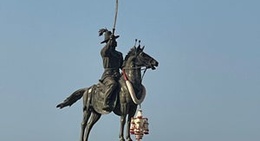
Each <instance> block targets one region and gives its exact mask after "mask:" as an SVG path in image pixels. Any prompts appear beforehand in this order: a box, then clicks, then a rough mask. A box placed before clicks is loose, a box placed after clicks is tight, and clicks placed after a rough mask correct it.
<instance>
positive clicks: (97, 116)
mask: <svg viewBox="0 0 260 141" xmlns="http://www.w3.org/2000/svg"><path fill="white" fill-rule="evenodd" d="M100 117H101V114H99V113H97V112H95V111H92V112H91V115H90V118H89V120H88V123H87V127H86V129H85V140H84V141H88V137H89V133H90V131H91V129H92V127H93V126H94V124H95V123H96V122H97V121H98V120H99V119H100Z"/></svg>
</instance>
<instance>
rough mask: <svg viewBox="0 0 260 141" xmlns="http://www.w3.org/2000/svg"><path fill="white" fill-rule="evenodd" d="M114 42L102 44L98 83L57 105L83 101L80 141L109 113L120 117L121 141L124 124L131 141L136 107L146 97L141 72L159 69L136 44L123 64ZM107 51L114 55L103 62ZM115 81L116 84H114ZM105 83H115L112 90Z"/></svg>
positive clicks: (113, 39)
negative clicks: (99, 79) (131, 126)
mask: <svg viewBox="0 0 260 141" xmlns="http://www.w3.org/2000/svg"><path fill="white" fill-rule="evenodd" d="M105 32H107V31H105ZM108 34H110V33H108ZM116 38H117V37H116V36H113V35H112V36H110V39H109V40H104V43H106V46H105V47H104V48H103V49H104V50H103V49H102V51H101V54H102V57H103V65H104V68H105V71H104V74H103V76H102V79H101V82H99V83H98V84H94V85H92V86H91V87H88V88H82V89H79V90H77V91H75V92H74V93H72V94H71V95H70V96H69V97H68V98H67V99H65V100H64V101H63V102H62V103H60V104H58V105H57V108H60V109H61V108H64V107H66V106H71V105H72V104H73V103H75V102H76V101H78V100H79V99H81V98H82V97H83V121H82V123H81V137H80V141H88V137H89V133H90V130H91V129H92V127H93V125H94V124H95V123H96V122H97V121H98V120H99V119H100V117H101V115H102V114H108V113H110V112H112V111H113V112H114V113H115V114H116V115H118V116H121V120H120V122H121V126H120V135H119V138H120V141H125V138H124V126H125V123H126V121H127V127H126V139H127V140H128V141H132V139H131V137H130V121H131V118H132V117H133V116H134V114H135V112H136V109H137V105H139V104H140V103H141V102H142V100H143V99H144V96H145V87H144V86H143V85H142V68H145V71H146V69H150V68H151V69H155V68H156V67H157V66H158V62H157V61H156V60H155V59H154V58H152V57H151V56H149V55H148V54H146V53H145V52H144V51H143V50H144V47H140V44H139V46H138V47H136V46H134V47H133V48H132V49H131V50H130V51H129V52H128V54H127V55H126V57H125V59H124V62H123V64H122V62H121V61H122V60H121V56H122V54H121V53H119V52H116V51H115V50H114V47H115V46H116V41H115V39H116ZM110 47H112V48H110ZM108 48H110V49H112V50H113V51H111V52H113V53H115V54H110V55H114V56H113V57H114V58H113V57H112V58H105V57H106V56H107V53H106V49H108ZM103 51H104V52H105V53H104V52H103ZM111 52H110V53H111ZM110 61H112V62H110ZM120 67H122V70H123V71H122V72H123V74H120V73H119V68H120ZM117 80H118V82H119V83H117ZM107 81H108V82H110V81H115V83H113V86H110V85H109V84H110V83H108V84H106V82H107ZM106 87H108V88H106ZM111 87H113V88H111ZM109 88H111V89H109ZM107 100H108V106H107V103H105V105H104V101H107ZM107 107H108V108H107ZM126 118H127V120H126Z"/></svg>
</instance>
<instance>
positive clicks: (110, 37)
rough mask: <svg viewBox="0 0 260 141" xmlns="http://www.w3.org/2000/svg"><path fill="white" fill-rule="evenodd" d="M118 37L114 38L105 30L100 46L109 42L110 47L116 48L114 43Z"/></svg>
mask: <svg viewBox="0 0 260 141" xmlns="http://www.w3.org/2000/svg"><path fill="white" fill-rule="evenodd" d="M118 37H119V36H118V35H117V36H115V35H113V34H112V32H111V31H109V30H107V31H106V32H105V35H104V41H102V42H101V44H103V43H107V42H108V41H109V40H111V45H112V46H114V47H116V46H117V43H116V39H117V38H118Z"/></svg>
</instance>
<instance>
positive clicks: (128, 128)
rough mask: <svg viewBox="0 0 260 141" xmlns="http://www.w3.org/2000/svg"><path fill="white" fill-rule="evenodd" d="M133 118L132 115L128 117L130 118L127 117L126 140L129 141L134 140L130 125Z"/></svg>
mask: <svg viewBox="0 0 260 141" xmlns="http://www.w3.org/2000/svg"><path fill="white" fill-rule="evenodd" d="M132 117H133V116H131V115H128V117H127V123H126V139H127V140H128V141H133V140H132V139H131V136H130V125H131V118H132Z"/></svg>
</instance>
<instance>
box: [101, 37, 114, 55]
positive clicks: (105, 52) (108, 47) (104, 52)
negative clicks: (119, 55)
mask: <svg viewBox="0 0 260 141" xmlns="http://www.w3.org/2000/svg"><path fill="white" fill-rule="evenodd" d="M111 48H112V47H111V40H109V41H108V42H107V44H106V45H105V46H104V47H103V48H102V49H101V52H100V54H101V56H102V57H108V56H109V53H110V50H111Z"/></svg>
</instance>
